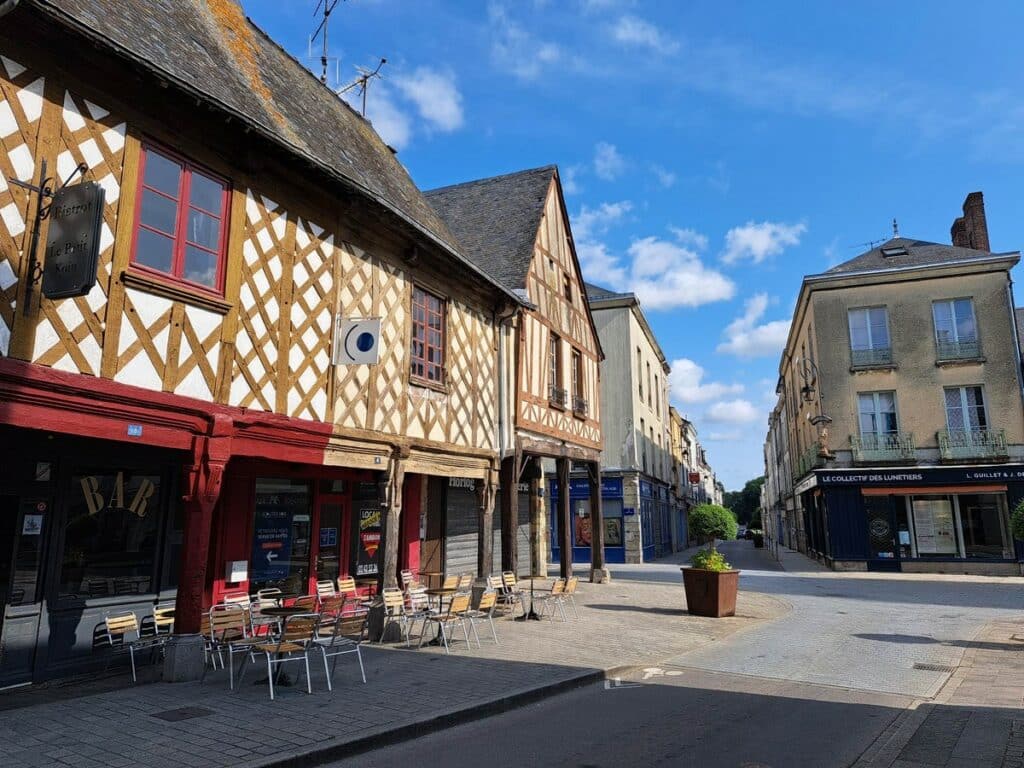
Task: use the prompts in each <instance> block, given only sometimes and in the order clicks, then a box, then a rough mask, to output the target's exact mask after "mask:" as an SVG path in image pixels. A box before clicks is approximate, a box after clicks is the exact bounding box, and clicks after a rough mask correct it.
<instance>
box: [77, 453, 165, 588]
mask: <svg viewBox="0 0 1024 768" xmlns="http://www.w3.org/2000/svg"><path fill="white" fill-rule="evenodd" d="M160 522H161V515H160V476H159V475H153V474H144V473H137V474H136V473H132V472H129V471H122V472H107V473H95V474H86V473H79V474H75V475H74V476H73V477H72V478H71V488H70V490H69V496H68V505H67V522H66V524H65V527H64V551H63V552H62V555H61V573H60V582H59V590H60V596H61V597H82V598H87V597H94V598H99V597H112V596H116V595H134V594H148V593H152V592H154V591H155V589H156V585H155V584H154V583H153V581H154V576H155V573H156V561H157V545H158V543H159V539H160Z"/></svg>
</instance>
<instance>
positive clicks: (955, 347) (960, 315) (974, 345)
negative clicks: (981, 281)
mask: <svg viewBox="0 0 1024 768" xmlns="http://www.w3.org/2000/svg"><path fill="white" fill-rule="evenodd" d="M932 315H933V317H934V319H935V343H936V346H937V351H938V356H939V360H959V359H963V358H971V357H979V356H980V355H981V346H980V345H979V343H978V326H977V323H976V322H975V319H974V302H973V301H971V299H949V300H947V301H934V302H932Z"/></svg>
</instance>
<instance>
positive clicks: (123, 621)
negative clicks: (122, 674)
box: [103, 611, 166, 683]
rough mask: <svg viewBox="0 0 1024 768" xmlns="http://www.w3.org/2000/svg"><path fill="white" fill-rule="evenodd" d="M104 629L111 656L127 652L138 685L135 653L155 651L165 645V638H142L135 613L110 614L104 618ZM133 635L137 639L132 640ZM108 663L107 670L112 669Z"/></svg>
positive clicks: (133, 676) (133, 679)
mask: <svg viewBox="0 0 1024 768" xmlns="http://www.w3.org/2000/svg"><path fill="white" fill-rule="evenodd" d="M103 628H104V631H105V632H106V636H107V644H108V646H109V648H110V651H111V654H114V653H117V652H122V653H124V652H127V653H128V657H129V658H130V659H131V664H132V682H133V683H137V682H138V677H136V674H135V652H136V651H140V650H153V649H154V648H158V647H160V646H161V645H163V643H164V641H165V639H166V638H165V637H160V638H157V637H142V636H141V634H140V632H139V620H138V617H136V615H135V612H134V611H120V612H118V613H108V614H107V615H106V616H104V617H103ZM131 635H134V636H135V637H134V638H132V637H131ZM110 661H111V660H108V661H107V668H108V669H109V668H110Z"/></svg>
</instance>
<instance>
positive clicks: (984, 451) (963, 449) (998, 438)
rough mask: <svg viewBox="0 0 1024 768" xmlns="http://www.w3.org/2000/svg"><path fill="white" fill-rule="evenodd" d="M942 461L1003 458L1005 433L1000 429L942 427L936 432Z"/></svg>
mask: <svg viewBox="0 0 1024 768" xmlns="http://www.w3.org/2000/svg"><path fill="white" fill-rule="evenodd" d="M938 437H939V456H941V457H942V459H943V460H944V461H955V460H958V459H959V460H962V459H1005V458H1007V456H1008V454H1007V451H1006V433H1005V432H1004V431H1003V430H1001V429H943V430H941V431H940V432H939V433H938Z"/></svg>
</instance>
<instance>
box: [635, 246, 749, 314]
mask: <svg viewBox="0 0 1024 768" xmlns="http://www.w3.org/2000/svg"><path fill="white" fill-rule="evenodd" d="M629 255H630V257H631V258H632V260H633V270H632V272H633V275H632V285H631V289H632V291H633V292H634V293H636V294H637V296H638V297H639V298H640V301H641V302H643V304H644V306H646V307H649V308H651V309H671V308H672V307H699V306H700V305H702V304H708V303H710V302H713V301H722V300H725V299H731V298H732V297H733V296H734V295H735V294H736V284H735V283H733V282H732V280H730V279H729V278H728V277H726V276H725V275H723V274H722V273H721V272H718V271H716V270H714V269H710V268H708V267H707V266H705V265H704V263H703V262H702V261H701V260H700V256H698V255H697V253H696V252H694V251H692V250H690V249H688V248H684V247H682V246H680V245H677V244H675V243H670V242H668V241H667V240H660V239H658V238H656V237H644V238H641V239H639V240H634V241H633V243H632V244H631V245H630V246H629Z"/></svg>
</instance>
